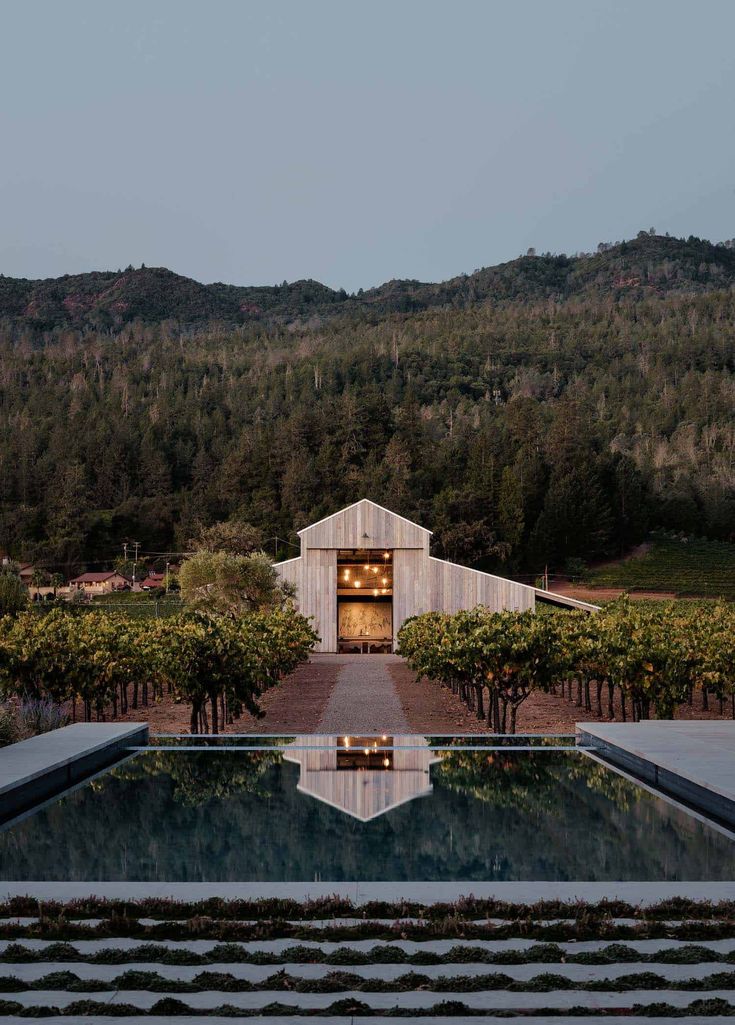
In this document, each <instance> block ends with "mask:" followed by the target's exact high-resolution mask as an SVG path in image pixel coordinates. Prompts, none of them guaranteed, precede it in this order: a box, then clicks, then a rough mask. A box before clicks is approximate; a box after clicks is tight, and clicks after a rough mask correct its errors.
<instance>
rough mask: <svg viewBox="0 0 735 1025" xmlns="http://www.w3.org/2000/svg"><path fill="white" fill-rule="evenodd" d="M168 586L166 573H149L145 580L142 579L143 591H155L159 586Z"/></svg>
mask: <svg viewBox="0 0 735 1025" xmlns="http://www.w3.org/2000/svg"><path fill="white" fill-rule="evenodd" d="M165 586H166V574H165V573H149V574H148V576H147V577H146V578H145V580H141V582H140V589H141V591H154V590H155V589H156V588H157V587H165Z"/></svg>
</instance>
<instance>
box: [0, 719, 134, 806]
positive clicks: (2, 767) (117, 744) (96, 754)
mask: <svg viewBox="0 0 735 1025" xmlns="http://www.w3.org/2000/svg"><path fill="white" fill-rule="evenodd" d="M147 742H148V723H145V722H138V723H74V724H73V725H71V726H62V727H61V728H60V729H58V730H51V731H50V732H48V733H42V734H39V735H38V736H36V737H31V738H29V739H28V740H21V741H19V742H18V743H16V744H9V745H8V746H7V747H4V748H0V820H4V819H7V818H9V817H11V816H12V815H15V814H18V813H19V812H22V811H24V810H25V809H27V808H31V807H33V806H35V805H37V804H39V803H41V802H42V801H44V800H46V799H48V798H50V797H53V796H54V795H55V794H59V793H61V792H62V791H64V790H66V789H68V788H69V787H71V786H73V785H74V784H75V783H78V782H80V781H82V780H84V779H86V778H87V777H89V776H91V775H92V774H93V773H95V772H96V771H97V770H99V769H102V768H105V767H107V766H109V765H111V764H113V763H114V762H116V761H117V760H119V759H120V758H123V757H124V756H125V754H126V753H127V750H128V748H129V747H130V746H131V745H136V744H146V743H147Z"/></svg>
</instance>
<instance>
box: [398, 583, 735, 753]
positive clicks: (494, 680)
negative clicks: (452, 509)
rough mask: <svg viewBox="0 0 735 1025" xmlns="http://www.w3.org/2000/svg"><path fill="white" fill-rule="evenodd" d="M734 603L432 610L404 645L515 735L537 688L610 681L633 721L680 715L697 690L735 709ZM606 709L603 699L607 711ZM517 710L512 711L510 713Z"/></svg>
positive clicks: (413, 660)
mask: <svg viewBox="0 0 735 1025" xmlns="http://www.w3.org/2000/svg"><path fill="white" fill-rule="evenodd" d="M734 631H735V609H734V608H733V606H732V605H727V604H724V603H714V604H713V605H712V606H711V607H710V608H709V609H708V611H707V615H706V616H703V615H702V614H701V611H700V610H699V609H698V608H696V607H693V606H687V605H684V604H682V603H663V602H659V603H655V604H654V603H651V604H650V605H647V606H645V605H642V604H640V603H636V602H631V601H629V600H627V599H621V600H620V601H618V602H614V603H611V604H610V605H608V606H606V607H605V609H604V610H603V611H602V612H600V613H598V614H596V615H588V614H587V613H584V612H572V613H565V614H557V615H553V616H538V615H536V614H534V613H531V612H524V613H520V614H519V613H513V612H495V613H493V612H490V611H489V610H487V609H484V608H481V607H479V608H477V609H474V610H473V611H472V612H458V613H457V614H456V615H453V616H449V615H441V614H437V613H426V614H425V615H422V616H416V617H414V618H412V619H409V620H407V621H406V622H405V623H404V625H403V627H402V628H401V630H400V632H399V635H398V641H399V651H400V653H401V654H402V655H404V656H405V658H406V659H407V660H408V663H409V665H410V666H411V668H412V669H413V670H414V671H415V672H416V673H417V674H418V675H419V676H420V677H426V678H428V679H430V680H435V681H437V682H438V683H441V684H443V685H445V686H449V687H451V688H452V690H453V691H454V693H456V694H457V695H458V696H459V697H460V698H461V699H462V700H464V701H465V702H466V703H467V704H468V705H470V707H473V708H475V709H476V710H477V714H478V718H483V717H484V696H485V693H487V697H488V702H489V704H488V713H487V719H488V724H489V725H490V726H491V727H492V729H493V730H494V731H495V732H498V733H505V732H506V730H507V729H508V730H509V732H511V733H515V729H516V715H515V711H516V709H517V708H518V707H519V706H520V704H521V703H522V702H523V701H524V700H525V699H526V697H527V696H528V694H529V693H530V692H531V691H532V690H534V689H540V690H543V691H549V690H554V689H555V688H556V687H557V686H560V687H561V688H562V691H563V688H564V686H565V685H567V686H571V684H570V683H569V681H570V680H572V679H574V680H576V681H577V682H578V686H579V694H580V703H581V695H582V693H583V692H584V694H585V707H586V708H588V710H591V704H590V699H589V686H590V683H591V682H592V681H595V682H596V683H597V684H598V703H599V702H600V695H601V691H602V686H603V684H607V685H608V687H609V689H610V694H611V695H612V691H613V689H614V688H615V687H617V688H618V690H619V692H620V695H621V704H622V715H623V717H624V718H625V717H626V707H627V703H628V702H629V703H630V705H629V707H630V709H631V712H632V717H633V719H634V720H638V719H647V718H649V715H650V711H651V710H653V711H654V712H655V714H656V716H657V718H660V719H668V718H671V717H672V716H673V714H674V711H675V709H676V707H677V706H678V705H681V704H683V703H684V702H685V701H687V700H689V699H690V697H691V693H692V691H693V689H694V688H695V687H697V686H699V687H701V688H702V689H703V694H704V695H705V697H706V695H707V694H708V693H709V694H714V695H716V696H717V697H718V698H720V699H722V700H723V701H724V699H725V697H728V698H730V700H731V702H732V708H733V716H734V717H735V651H734V649H733V646H732V635H733V632H734ZM599 710H600V711H601V707H600V709H599ZM508 712H510V717H509V718H508Z"/></svg>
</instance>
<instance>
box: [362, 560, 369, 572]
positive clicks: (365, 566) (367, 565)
mask: <svg viewBox="0 0 735 1025" xmlns="http://www.w3.org/2000/svg"><path fill="white" fill-rule="evenodd" d="M362 568H363V569H364V570H365V572H366V573H369V572H370V563H369V562H366V563H365V565H364V566H363V567H362Z"/></svg>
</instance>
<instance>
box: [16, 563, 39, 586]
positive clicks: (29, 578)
mask: <svg viewBox="0 0 735 1025" xmlns="http://www.w3.org/2000/svg"><path fill="white" fill-rule="evenodd" d="M35 572H36V567H35V566H34V565H33V563H32V562H22V563H21V564H20V567H19V568H18V576H19V577H20V582H21V583H22V584H25V586H26V587H28V588H30V586H31V584H32V583H33V574H34V573H35Z"/></svg>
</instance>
